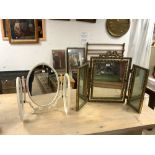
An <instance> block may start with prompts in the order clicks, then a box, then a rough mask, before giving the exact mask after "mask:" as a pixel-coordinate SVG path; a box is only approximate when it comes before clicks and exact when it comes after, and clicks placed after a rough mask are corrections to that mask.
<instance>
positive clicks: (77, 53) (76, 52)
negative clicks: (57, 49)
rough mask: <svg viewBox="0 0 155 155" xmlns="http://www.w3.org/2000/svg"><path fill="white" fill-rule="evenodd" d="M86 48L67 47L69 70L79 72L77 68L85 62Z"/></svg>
mask: <svg viewBox="0 0 155 155" xmlns="http://www.w3.org/2000/svg"><path fill="white" fill-rule="evenodd" d="M85 60H86V57H85V48H74V47H70V48H67V72H68V73H72V72H77V68H78V67H79V66H82V65H83V64H84V63H85Z"/></svg>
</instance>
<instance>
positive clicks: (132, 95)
mask: <svg viewBox="0 0 155 155" xmlns="http://www.w3.org/2000/svg"><path fill="white" fill-rule="evenodd" d="M148 75H149V70H148V69H146V68H143V67H140V66H137V65H133V69H132V73H131V77H130V83H129V90H128V99H127V104H128V105H130V106H131V107H132V108H134V109H135V110H136V111H137V112H139V113H140V112H141V110H142V106H143V100H144V95H145V88H146V84H147V80H148Z"/></svg>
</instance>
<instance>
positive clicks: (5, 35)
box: [1, 19, 9, 40]
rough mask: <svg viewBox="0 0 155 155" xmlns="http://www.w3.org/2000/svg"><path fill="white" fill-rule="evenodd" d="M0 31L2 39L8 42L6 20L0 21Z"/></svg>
mask: <svg viewBox="0 0 155 155" xmlns="http://www.w3.org/2000/svg"><path fill="white" fill-rule="evenodd" d="M1 31H2V39H3V40H9V39H8V30H7V23H6V19H1Z"/></svg>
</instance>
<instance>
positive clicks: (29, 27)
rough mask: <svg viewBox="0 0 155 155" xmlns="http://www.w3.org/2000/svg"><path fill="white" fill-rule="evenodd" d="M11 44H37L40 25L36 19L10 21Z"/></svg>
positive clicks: (8, 21) (9, 34)
mask: <svg viewBox="0 0 155 155" xmlns="http://www.w3.org/2000/svg"><path fill="white" fill-rule="evenodd" d="M7 24H8V37H9V42H10V43H37V42H38V24H37V20H35V19H8V20H7Z"/></svg>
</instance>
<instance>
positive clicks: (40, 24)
mask: <svg viewBox="0 0 155 155" xmlns="http://www.w3.org/2000/svg"><path fill="white" fill-rule="evenodd" d="M37 21H38V38H39V40H46V33H45V19H37Z"/></svg>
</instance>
